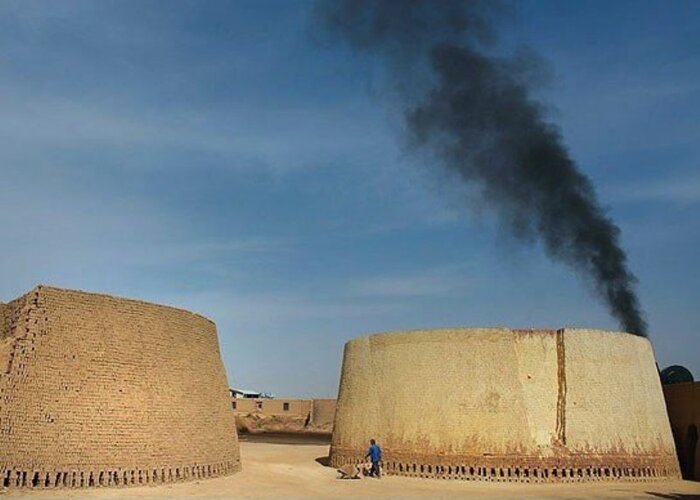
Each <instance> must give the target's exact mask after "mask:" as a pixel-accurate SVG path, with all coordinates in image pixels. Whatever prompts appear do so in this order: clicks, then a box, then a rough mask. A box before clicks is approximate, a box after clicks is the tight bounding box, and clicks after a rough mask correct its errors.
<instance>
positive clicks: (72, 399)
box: [0, 286, 240, 488]
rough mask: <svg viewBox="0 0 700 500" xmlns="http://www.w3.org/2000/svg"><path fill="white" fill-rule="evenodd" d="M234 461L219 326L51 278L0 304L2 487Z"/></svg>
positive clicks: (170, 471)
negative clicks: (65, 286) (60, 285)
mask: <svg viewBox="0 0 700 500" xmlns="http://www.w3.org/2000/svg"><path fill="white" fill-rule="evenodd" d="M239 468H240V458H239V450H238V438H237V435H236V429H235V422H234V417H233V415H232V413H231V411H230V409H229V402H228V385H227V382H226V374H225V371H224V367H223V364H222V362H221V356H220V353H219V345H218V340H217V335H216V326H215V325H214V323H212V322H211V321H209V320H208V319H206V318H204V317H202V316H199V315H197V314H193V313H190V312H187V311H183V310H179V309H175V308H171V307H165V306H158V305H154V304H148V303H145V302H140V301H135V300H126V299H119V298H114V297H110V296H106V295H98V294H92V293H84V292H77V291H69V290H61V289H57V288H50V287H45V286H40V287H37V288H36V289H34V290H33V291H32V292H30V293H28V294H27V295H25V296H23V297H20V298H19V299H17V300H15V301H13V302H11V303H9V304H3V305H2V306H1V307H0V486H1V485H4V486H6V487H22V486H24V487H42V488H43V487H60V486H63V487H88V486H111V485H114V486H122V485H131V484H147V483H160V482H171V481H178V480H187V479H198V478H204V477H212V476H218V475H223V474H229V473H232V472H234V471H236V470H238V469H239Z"/></svg>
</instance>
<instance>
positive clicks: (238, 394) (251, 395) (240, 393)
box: [229, 389, 275, 399]
mask: <svg viewBox="0 0 700 500" xmlns="http://www.w3.org/2000/svg"><path fill="white" fill-rule="evenodd" d="M229 392H230V393H231V397H232V398H234V399H274V397H275V395H274V394H272V393H270V392H259V391H248V390H245V389H229Z"/></svg>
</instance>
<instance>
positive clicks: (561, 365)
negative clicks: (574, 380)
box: [556, 329, 566, 446]
mask: <svg viewBox="0 0 700 500" xmlns="http://www.w3.org/2000/svg"><path fill="white" fill-rule="evenodd" d="M556 336H557V426H556V436H557V442H558V444H560V445H562V446H566V364H565V363H566V352H565V350H564V330H562V329H560V330H557V333H556Z"/></svg>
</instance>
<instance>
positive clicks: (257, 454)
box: [5, 442, 700, 500]
mask: <svg viewBox="0 0 700 500" xmlns="http://www.w3.org/2000/svg"><path fill="white" fill-rule="evenodd" d="M241 452H242V458H243V471H242V472H240V473H238V474H235V475H233V476H228V477H223V478H217V479H210V480H205V481H196V482H189V483H179V484H172V485H167V486H147V487H138V488H120V489H115V488H104V489H90V490H63V491H61V490H57V491H51V490H47V491H31V492H21V491H17V490H14V491H9V492H6V493H5V496H6V498H8V499H10V498H30V499H40V498H52V499H59V498H75V499H83V498H85V499H90V498H102V499H109V498H135V499H149V498H153V499H166V498H201V499H204V498H212V499H224V498H241V499H244V498H358V499H359V498H363V499H364V498H394V499H399V498H559V499H561V498H567V499H574V498H667V499H675V500H689V499H694V498H695V499H700V483H694V482H689V481H672V482H653V483H612V484H611V483H588V484H572V485H566V484H557V485H552V484H533V485H528V484H510V483H484V482H462V481H447V480H438V479H414V478H403V477H384V478H382V479H381V480H376V479H369V478H364V479H360V480H353V481H351V480H339V479H336V473H335V470H334V469H332V468H329V467H324V466H323V465H322V464H321V463H320V462H323V461H324V458H325V457H326V456H327V455H328V446H327V445H319V444H307V445H300V444H275V443H269V442H242V443H241Z"/></svg>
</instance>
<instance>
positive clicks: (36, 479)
mask: <svg viewBox="0 0 700 500" xmlns="http://www.w3.org/2000/svg"><path fill="white" fill-rule="evenodd" d="M229 469H230V466H225V465H219V466H218V468H217V466H214V472H213V473H214V474H217V472H221V471H222V470H223V471H227V470H229ZM165 471H166V469H161V473H160V474H158V470H157V469H153V474H152V475H151V477H150V481H160V482H163V481H164V479H163V478H164V477H165ZM167 471H168V480H173V479H174V480H176V481H177V480H180V479H184V478H186V477H191V475H190V468H189V467H185V468H184V469H182V472H183V474H182V475H180V468H175V475H174V476H173V470H172V469H167ZM11 474H12V472H11V471H8V472H6V474H5V477H4V478H3V486H5V487H9V486H10V482H11V479H10V476H11ZM85 474H86V473H85V472H57V473H56V477H55V479H54V481H53V486H54V487H58V486H64V487H68V486H70V487H84V486H85ZM211 474H212V466H211V465H208V466H206V469H199V470H198V469H196V468H193V469H192V475H193V476H194V477H201V476H204V477H208V476H210V475H211ZM106 477H107V481H105V472H104V471H102V472H100V473H99V478H98V480H97V483H96V482H95V476H94V473H92V472H90V473H89V477H88V484H87V485H88V486H96V485H97V484H100V485H104V484H106V482H109V483H110V484H115V485H120V484H122V485H125V484H137V483H139V484H143V483H144V482H149V478H148V477H144V474H143V471H141V470H138V471H137V470H132V471H130V472H129V471H123V473H122V474H121V477H120V474H119V473H118V472H107V476H106ZM14 482H15V484H14V486H29V485H28V484H27V472H26V471H21V472H17V473H16V476H15V481H14ZM31 486H32V487H34V488H36V487H38V486H44V487H45V488H48V487H50V486H52V484H51V479H50V474H49V473H48V472H47V473H45V474H44V477H43V480H42V478H41V474H40V473H39V472H35V473H34V475H33V477H32V481H31Z"/></svg>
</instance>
